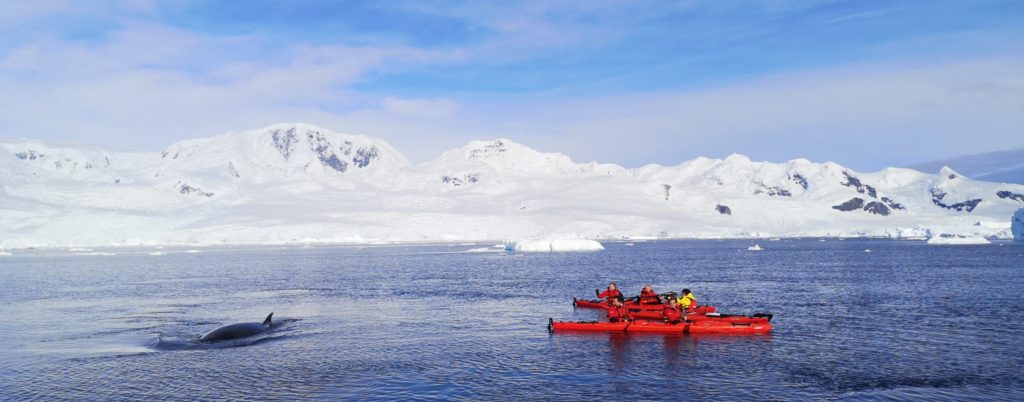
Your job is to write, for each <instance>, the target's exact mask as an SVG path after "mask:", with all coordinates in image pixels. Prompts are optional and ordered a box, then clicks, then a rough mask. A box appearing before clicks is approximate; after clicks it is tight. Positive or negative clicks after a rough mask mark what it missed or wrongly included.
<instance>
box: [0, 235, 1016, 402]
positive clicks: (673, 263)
mask: <svg viewBox="0 0 1024 402" xmlns="http://www.w3.org/2000/svg"><path fill="white" fill-rule="evenodd" d="M760 243H761V246H763V247H764V248H765V250H764V251H760V252H751V251H747V250H746V247H747V246H749V245H751V244H753V243H752V242H750V241H738V240H728V241H657V242H635V243H633V244H625V243H606V244H605V246H606V247H607V249H606V250H605V251H602V252H593V253H560V254H525V255H523V254H520V255H508V254H504V253H496V252H492V253H468V252H466V251H467V250H469V249H473V248H486V247H489V246H491V244H474V245H470V244H464V245H417V246H374V247H316V248H298V247H295V248H235V249H201V250H199V251H201V252H191V253H187V252H185V251H186V250H183V249H182V250H172V249H168V250H164V253H165V255H159V256H151V255H149V252H152V251H153V250H100V251H94V252H112V253H116V254H117V255H88V256H83V255H70V254H72V253H74V252H52V251H51V252H43V251H35V250H30V251H29V252H27V253H28V255H26V252H23V253H20V254H19V253H16V255H14V256H8V257H0V317H2V325H0V378H2V381H0V399H3V400H33V399H35V400H45V401H58V400H72V401H83V400H97V401H116V400H207V399H236V400H246V399H252V400H267V399H271V400H300V399H323V400H339V399H345V400H365V399H435V398H436V399H474V400H477V399H486V400H497V399H501V400H549V399H558V400H597V399H623V400H636V399H653V400H708V399H717V400H762V399H773V400H821V399H851V400H856V399H871V400H878V399H893V400H906V399H927V400H950V401H954V400H955V401H960V400H964V399H983V400H992V399H1002V400H1024V296H1022V292H1024V244H1019V243H1018V244H1014V243H998V244H993V245H987V246H944V247H940V246H928V245H925V244H924V243H923V242H901V241H880V240H879V241H875V240H846V241H839V240H835V239H828V240H826V241H819V240H817V239H804V240H782V241H764V242H760ZM865 250H870V252H866V251H865ZM609 281H616V282H618V284H619V285H620V286H621V287H622V288H624V289H625V290H627V293H633V294H635V293H637V292H638V291H639V289H640V287H641V286H643V285H644V284H645V283H651V284H653V285H654V287H655V289H656V290H658V291H669V290H672V291H679V290H680V289H682V288H683V287H687V288H690V289H692V290H694V292H695V293H696V295H697V297H698V299H699V300H700V302H701V303H702V304H712V305H715V306H717V307H718V308H719V311H721V312H727V313H753V312H758V311H768V312H771V313H773V314H774V315H775V318H774V320H773V324H774V326H775V329H774V331H773V333H772V334H771V335H767V336H731V337H730V336H665V335H641V336H638V335H610V334H575V335H573V334H554V335H550V334H548V332H547V330H546V328H545V326H546V323H547V319H548V318H549V317H553V318H555V319H573V320H592V319H595V318H597V317H598V316H599V315H598V313H597V312H596V311H593V310H583V309H580V310H573V308H572V305H571V300H572V297H573V296H580V297H589V296H592V295H593V293H594V289H595V288H598V287H601V288H603V287H605V286H606V285H607V283H608V282H609ZM270 312H274V317H275V322H276V326H275V328H274V329H273V330H272V331H270V332H267V333H265V334H262V335H258V336H256V337H252V338H249V339H244V340H240V341H232V342H224V343H217V344H205V343H201V342H198V341H197V338H198V337H199V336H201V335H202V334H203V333H205V332H206V331H209V330H211V329H213V328H216V327H217V326H219V325H221V324H226V323H232V322H244V321H261V320H262V319H263V318H264V317H265V316H266V315H267V314H268V313H270Z"/></svg>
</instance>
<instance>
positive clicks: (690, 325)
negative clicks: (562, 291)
mask: <svg viewBox="0 0 1024 402" xmlns="http://www.w3.org/2000/svg"><path fill="white" fill-rule="evenodd" d="M548 330H549V331H551V332H606V333H620V332H621V333H655V334H731V335H755V334H765V333H768V332H771V330H772V325H771V324H770V323H769V322H767V321H765V322H763V323H760V322H759V323H734V322H721V321H698V322H684V323H680V324H670V323H665V322H659V321H633V322H596V321H554V320H549V321H548Z"/></svg>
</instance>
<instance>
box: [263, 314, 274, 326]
mask: <svg viewBox="0 0 1024 402" xmlns="http://www.w3.org/2000/svg"><path fill="white" fill-rule="evenodd" d="M273 316H274V313H270V314H267V319H265V320H263V325H271V324H270V317H273Z"/></svg>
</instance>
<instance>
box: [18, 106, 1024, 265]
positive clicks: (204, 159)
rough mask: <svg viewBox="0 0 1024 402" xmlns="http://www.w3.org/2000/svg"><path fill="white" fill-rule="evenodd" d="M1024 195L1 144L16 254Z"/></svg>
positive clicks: (998, 210)
mask: <svg viewBox="0 0 1024 402" xmlns="http://www.w3.org/2000/svg"><path fill="white" fill-rule="evenodd" d="M1022 206H1024V185H1019V184H1008V183H992V182H985V181H978V180H972V179H969V178H967V177H964V176H963V175H961V174H959V173H957V172H956V171H953V170H952V169H949V168H946V167H943V168H942V169H940V170H939V171H938V172H935V173H922V172H918V171H915V170H911V169H902V168H887V169H883V170H881V171H878V172H857V171H854V170H852V169H848V168H846V167H844V166H842V165H839V164H837V163H834V162H824V163H814V162H811V161H808V160H806V159H796V160H791V161H787V162H782V163H771V162H756V161H751V160H750V159H749V158H747V157H745V156H743V155H730V156H729V157H727V158H724V159H712V158H704V157H701V158H696V159H693V160H689V161H684V162H682V163H680V164H679V165H675V166H662V165H653V164H652V165H646V166H642V167H638V168H625V167H622V166H618V165H614V164H602V163H597V162H590V163H576V162H574V161H572V160H571V159H570V158H569V157H568V156H566V155H563V154H559V153H542V152H537V151H535V150H533V149H531V148H529V147H527V146H526V145H522V144H518V143H516V142H514V141H511V140H508V139H495V140H489V141H471V142H469V143H467V144H466V145H464V146H462V147H458V148H455V149H451V150H449V151H446V152H444V153H442V154H441V155H440V156H438V157H437V158H435V159H433V160H431V161H427V162H425V163H420V164H413V163H411V162H410V161H408V160H407V159H406V158H405V157H403V156H402V155H401V154H400V153H399V152H398V151H397V150H396V149H394V148H393V147H391V146H390V145H389V144H388V143H387V142H386V141H384V140H381V139H377V138H373V137H368V136H362V135H350V134H344V133H337V132H334V131H331V130H328V129H325V128H322V127H318V126H315V125H310V124H303V123H283V124H276V125H272V126H268V127H264V128H260V129H256V130H249V131H240V132H230V133H225V134H222V135H218V136H215V137H212V138H202V139H192V140H185V141H181V142H177V143H175V144H172V145H170V146H168V147H166V148H164V149H162V150H160V151H158V152H119V151H113V150H109V149H105V148H101V147H95V146H89V145H81V144H50V143H44V142H40V141H35V140H13V141H0V249H14V248H24V247H93V246H105V247H109V246H157V245H180V246H189V245H217V244H225V245H228V244H232V245H235V244H237V245H244V244H335V243H367V244H373V243H395V242H463V241H488V242H492V241H493V242H504V241H508V240H521V239H590V240H598V241H602V240H629V239H634V240H636V239H664V238H766V239H767V238H778V237H866V236H870V237H888V238H917V239H925V238H928V237H932V236H934V235H935V234H939V233H944V234H955V235H962V236H979V237H985V238H1010V237H1012V235H1013V234H1012V232H1011V230H1010V219H1008V217H1010V216H1012V215H1013V213H1014V211H1016V210H1018V209H1020V208H1021V207H1022Z"/></svg>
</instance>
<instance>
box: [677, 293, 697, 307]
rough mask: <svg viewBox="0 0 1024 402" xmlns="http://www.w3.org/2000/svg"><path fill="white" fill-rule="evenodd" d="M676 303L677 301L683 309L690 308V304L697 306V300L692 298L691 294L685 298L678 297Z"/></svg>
mask: <svg viewBox="0 0 1024 402" xmlns="http://www.w3.org/2000/svg"><path fill="white" fill-rule="evenodd" d="M676 301H678V302H679V305H680V306H682V307H683V308H687V307H690V304H691V303H692V304H693V305H697V298H696V297H694V296H693V293H690V294H688V295H685V296H680V297H679V298H678V299H676Z"/></svg>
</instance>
